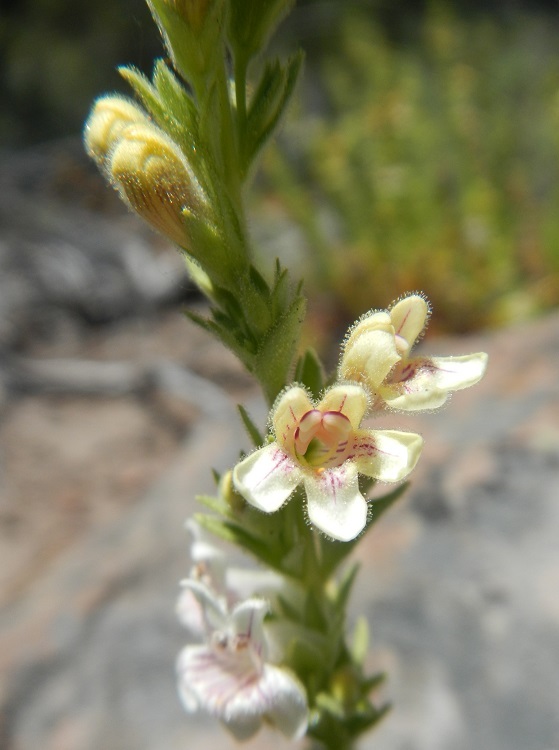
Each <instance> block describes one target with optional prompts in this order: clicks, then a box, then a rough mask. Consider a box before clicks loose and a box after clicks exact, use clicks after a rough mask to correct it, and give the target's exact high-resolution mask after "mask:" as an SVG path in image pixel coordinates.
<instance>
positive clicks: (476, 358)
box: [339, 294, 487, 411]
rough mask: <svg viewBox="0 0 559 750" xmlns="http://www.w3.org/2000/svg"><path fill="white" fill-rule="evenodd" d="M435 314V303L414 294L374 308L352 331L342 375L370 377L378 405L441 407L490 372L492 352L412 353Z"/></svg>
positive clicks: (411, 408)
mask: <svg viewBox="0 0 559 750" xmlns="http://www.w3.org/2000/svg"><path fill="white" fill-rule="evenodd" d="M428 318H429V305H428V303H427V301H426V300H425V299H424V298H423V297H422V296H420V295H419V294H410V295H408V296H407V297H404V298H402V299H401V300H400V301H398V302H396V303H395V304H394V305H393V306H391V307H390V308H389V309H388V310H381V311H372V312H370V313H368V314H367V315H365V316H364V317H363V318H361V320H360V321H358V323H357V324H356V325H355V326H354V327H353V328H352V329H351V330H350V331H349V335H348V337H347V339H346V341H345V344H344V349H343V354H342V359H341V362H340V368H339V374H340V377H342V378H345V379H347V380H352V381H356V382H361V383H364V384H365V385H366V386H367V387H368V388H369V389H370V390H371V391H372V392H373V394H374V397H375V406H381V407H385V406H388V407H391V408H394V409H402V410H405V411H421V410H424V409H436V408H437V407H439V406H442V405H443V404H444V403H445V402H446V400H447V399H448V396H449V394H450V393H451V392H452V391H458V390H461V389H462V388H469V386H471V385H475V383H477V382H478V381H479V380H480V379H481V378H482V377H483V374H484V373H485V369H486V367H487V354H485V353H484V352H478V353H476V354H466V355H464V356H461V357H428V356H420V357H410V353H411V349H412V347H413V346H414V344H415V343H416V341H417V340H418V339H419V338H420V337H421V336H422V334H423V332H424V330H425V327H426V325H427V320H428Z"/></svg>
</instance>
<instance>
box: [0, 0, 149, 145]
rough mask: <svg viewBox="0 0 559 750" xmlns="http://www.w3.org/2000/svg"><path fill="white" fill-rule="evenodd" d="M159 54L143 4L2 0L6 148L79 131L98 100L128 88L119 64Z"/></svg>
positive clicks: (0, 60)
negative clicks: (93, 103)
mask: <svg viewBox="0 0 559 750" xmlns="http://www.w3.org/2000/svg"><path fill="white" fill-rule="evenodd" d="M161 54H162V52H161V44H160V41H159V34H158V32H157V29H156V27H155V24H154V23H153V21H152V20H151V16H150V14H149V10H148V8H147V6H146V3H145V2H144V0H110V1H108V0H99V1H98V2H89V1H86V0H3V1H2V4H1V7H0V101H1V106H0V144H2V145H3V146H5V147H21V146H25V145H28V144H30V143H37V142H41V141H46V140H48V139H50V138H54V137H60V136H66V135H75V134H77V133H79V132H80V131H81V129H82V126H83V121H84V119H85V117H86V115H87V112H88V111H89V108H90V106H91V102H92V99H93V98H94V97H96V96H98V95H99V94H101V93H103V92H104V91H106V90H107V89H108V90H117V89H118V90H120V91H125V90H126V85H125V84H124V82H123V81H122V80H121V79H120V76H119V75H118V73H117V72H116V70H115V68H116V66H117V65H120V64H123V63H128V62H133V63H135V64H138V65H141V66H144V67H145V68H146V69H147V70H151V66H152V60H153V58H154V57H155V56H161Z"/></svg>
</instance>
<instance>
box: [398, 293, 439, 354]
mask: <svg viewBox="0 0 559 750" xmlns="http://www.w3.org/2000/svg"><path fill="white" fill-rule="evenodd" d="M428 316H429V304H428V302H427V300H426V299H424V298H423V297H421V296H420V295H419V294H410V295H409V296H408V297H404V298H403V299H401V300H400V301H399V302H396V304H395V305H394V307H392V308H391V309H390V319H391V321H392V325H393V326H394V331H395V333H396V337H397V339H399V340H400V342H401V343H402V344H403V345H404V346H405V348H404V346H403V347H402V351H403V352H405V353H407V352H409V350H410V349H411V348H412V346H413V345H414V343H415V341H416V340H417V338H418V336H420V335H421V333H422V332H423V330H424V328H425V325H426V323H427V318H428ZM402 340H403V341H402Z"/></svg>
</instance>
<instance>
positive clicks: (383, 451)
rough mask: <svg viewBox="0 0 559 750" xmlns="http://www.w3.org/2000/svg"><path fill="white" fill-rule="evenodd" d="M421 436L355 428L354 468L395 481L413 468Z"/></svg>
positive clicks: (402, 477) (418, 452) (376, 476)
mask: <svg viewBox="0 0 559 750" xmlns="http://www.w3.org/2000/svg"><path fill="white" fill-rule="evenodd" d="M422 447H423V438H422V437H421V435H416V433H415V432H399V431H397V430H359V431H358V433H357V435H356V443H355V463H356V466H357V469H358V471H359V472H360V473H361V474H365V475H366V476H368V477H374V478H375V479H380V480H381V481H383V482H399V481H400V480H401V479H404V477H406V476H407V475H408V474H409V473H410V471H411V470H412V469H413V468H414V467H415V465H416V463H417V461H418V459H419V455H420V453H421V448H422Z"/></svg>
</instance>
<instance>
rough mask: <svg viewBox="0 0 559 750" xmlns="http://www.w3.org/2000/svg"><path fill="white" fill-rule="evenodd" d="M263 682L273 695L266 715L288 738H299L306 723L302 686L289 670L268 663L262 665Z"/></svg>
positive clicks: (306, 712)
mask: <svg viewBox="0 0 559 750" xmlns="http://www.w3.org/2000/svg"><path fill="white" fill-rule="evenodd" d="M263 682H264V683H265V684H266V686H267V688H268V689H269V691H270V693H271V694H272V696H273V698H272V701H271V706H270V708H269V709H268V711H267V712H266V716H267V717H268V718H269V719H270V720H271V721H272V723H273V724H274V725H275V726H276V727H277V728H278V729H279V730H280V732H282V733H283V734H284V735H285V736H286V737H289V739H291V740H298V739H301V737H303V736H304V735H305V733H306V731H307V724H308V708H307V695H306V693H305V689H304V687H303V686H302V685H301V683H300V682H299V680H297V679H296V678H295V677H294V676H292V675H291V674H290V673H289V672H287V671H286V670H284V669H280V668H279V667H274V666H272V665H270V664H266V665H265V666H264V674H263Z"/></svg>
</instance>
